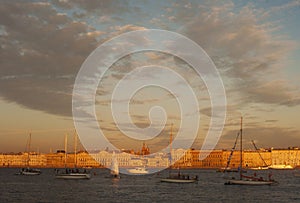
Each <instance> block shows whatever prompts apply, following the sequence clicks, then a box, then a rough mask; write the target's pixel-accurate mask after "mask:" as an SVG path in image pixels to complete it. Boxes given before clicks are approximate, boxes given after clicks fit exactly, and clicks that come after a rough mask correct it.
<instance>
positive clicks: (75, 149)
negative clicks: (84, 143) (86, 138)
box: [74, 131, 77, 168]
mask: <svg viewBox="0 0 300 203" xmlns="http://www.w3.org/2000/svg"><path fill="white" fill-rule="evenodd" d="M76 152H77V135H76V131H75V133H74V164H75V168H76V167H77V157H76Z"/></svg>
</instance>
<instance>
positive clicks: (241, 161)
mask: <svg viewBox="0 0 300 203" xmlns="http://www.w3.org/2000/svg"><path fill="white" fill-rule="evenodd" d="M240 136H241V137H240V180H241V179H242V171H243V169H242V167H243V117H241V129H240Z"/></svg>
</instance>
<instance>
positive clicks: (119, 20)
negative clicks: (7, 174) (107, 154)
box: [0, 0, 300, 152]
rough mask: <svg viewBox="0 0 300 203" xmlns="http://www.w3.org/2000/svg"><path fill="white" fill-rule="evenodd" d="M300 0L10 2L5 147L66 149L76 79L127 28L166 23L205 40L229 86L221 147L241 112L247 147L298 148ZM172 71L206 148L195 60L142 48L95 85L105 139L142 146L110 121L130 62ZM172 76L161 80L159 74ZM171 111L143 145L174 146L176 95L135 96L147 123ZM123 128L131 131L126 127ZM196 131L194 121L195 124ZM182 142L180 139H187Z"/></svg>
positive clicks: (3, 21)
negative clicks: (190, 93)
mask: <svg viewBox="0 0 300 203" xmlns="http://www.w3.org/2000/svg"><path fill="white" fill-rule="evenodd" d="M299 10H300V1H287V2H286V1H279V0H278V1H240V0H236V1H223V2H218V1H210V2H207V1H163V2H153V1H144V2H140V1H132V0H129V1H118V0H113V1H91V2H85V1H81V0H74V1H68V0H52V1H45V0H41V1H28V2H18V1H4V2H3V3H2V4H1V6H0V11H1V12H0V40H1V52H0V63H1V65H0V85H1V88H0V109H1V115H0V140H1V142H0V152H22V151H25V148H26V142H27V140H28V136H29V133H31V134H32V143H31V148H32V149H33V150H34V151H36V150H37V149H38V150H39V151H41V152H49V149H50V148H51V149H52V150H53V151H56V150H57V149H63V148H64V147H63V146H64V136H65V134H69V135H70V136H72V135H73V134H74V130H75V127H74V124H73V118H72V106H71V104H72V90H73V84H74V82H75V78H76V75H77V73H78V71H79V69H80V67H81V65H82V63H83V62H84V60H85V59H86V58H87V57H88V56H89V54H90V53H91V52H92V51H93V50H94V49H95V48H96V47H98V46H99V45H101V44H102V43H104V42H106V41H107V40H109V39H112V38H113V37H116V36H118V35H120V34H123V33H125V32H129V31H136V30H144V29H163V30H169V31H173V32H177V33H179V34H182V35H184V36H186V37H188V38H190V39H191V40H193V41H194V42H196V43H197V44H198V45H200V46H201V47H202V48H203V49H204V50H205V51H206V53H207V54H208V56H209V57H210V58H211V59H212V61H213V62H214V64H215V65H216V68H217V69H218V71H219V73H220V76H221V78H222V80H223V83H224V88H225V91H226V98H227V117H226V122H225V126H224V131H223V133H222V136H221V138H220V140H219V142H218V144H217V147H216V148H217V149H230V148H231V147H232V146H233V143H234V140H235V137H236V134H237V133H238V131H239V123H240V117H241V116H243V118H244V125H243V129H244V134H245V136H244V138H245V142H244V143H245V145H246V148H247V147H248V148H250V140H255V142H256V143H257V145H258V146H259V147H262V148H271V147H275V148H278V147H282V148H287V147H293V146H300V127H299V126H300V125H299V119H298V114H299V112H300V106H299V104H300V96H299V95H300V85H299V82H298V80H299V79H298V78H299V75H300V69H299V64H300V58H299V56H300V48H299V42H300V26H299V22H298V19H299V17H300V16H299V15H300V12H299ZM149 64H151V65H153V64H154V65H157V66H159V65H160V66H166V67H170V68H171V69H172V70H176V71H177V72H178V73H179V74H180V75H182V76H183V77H184V78H186V80H187V81H188V82H189V84H190V85H191V86H192V88H193V89H194V91H195V92H196V96H197V98H198V100H199V109H200V117H201V119H200V127H199V132H198V137H197V139H196V140H195V142H194V144H193V145H192V147H193V148H196V149H200V148H201V146H202V142H203V139H204V137H205V135H206V133H207V129H208V127H209V119H210V115H211V105H210V100H209V92H208V90H207V88H205V84H204V83H203V81H201V78H198V77H196V76H195V73H194V72H193V71H192V70H191V68H190V67H189V65H187V64H186V63H185V62H184V61H182V60H181V59H179V58H176V57H174V56H170V55H168V54H163V53H156V52H151V51H148V52H142V53H136V54H132V55H129V56H126V57H124V58H122V59H120V60H119V61H118V62H116V63H115V64H113V66H112V67H111V69H110V71H108V72H107V73H106V74H105V77H104V80H103V82H102V83H101V84H99V87H98V90H97V95H96V100H95V102H96V114H97V117H98V118H97V119H98V121H99V125H100V127H101V129H102V130H103V132H104V134H105V135H106V137H107V138H108V139H109V141H111V143H113V144H114V145H115V146H117V147H118V148H125V149H139V148H140V147H141V145H142V143H143V141H141V140H132V139H131V138H128V137H126V136H124V135H123V134H122V133H121V132H120V131H119V130H118V129H117V126H116V125H115V124H114V123H113V122H114V120H113V118H112V116H111V112H110V103H111V101H110V96H111V94H112V91H113V88H114V86H115V85H116V84H117V82H118V80H119V79H120V78H122V77H124V75H125V74H126V73H127V72H128V71H130V70H132V69H133V68H134V67H137V66H143V65H149ZM165 78H167V77H166V76H162V80H163V79H165ZM155 105H160V106H162V107H163V108H164V109H165V110H166V112H167V113H168V115H169V117H168V120H167V125H166V126H165V127H164V129H163V131H162V133H161V134H160V136H158V137H157V138H155V139H149V140H146V141H145V142H146V143H147V145H148V146H149V147H150V148H151V149H153V150H154V151H159V150H161V149H163V148H164V147H166V146H167V145H168V143H169V133H170V125H171V123H174V133H175V134H176V132H177V131H178V128H179V126H180V112H179V110H178V103H176V98H175V97H174V96H173V97H172V96H170V95H169V92H167V91H165V90H161V89H157V88H155V87H153V88H148V89H144V90H143V91H139V92H138V93H137V94H136V95H135V96H134V98H133V99H132V101H131V106H130V108H131V110H132V120H133V122H134V123H135V124H136V125H137V126H138V127H141V128H143V127H147V126H148V125H149V118H148V113H149V110H150V109H151V107H152V106H155ZM123 126H125V127H127V128H128V129H129V130H130V127H129V126H127V124H126V123H123ZM191 128H192V126H191ZM182 142H184V140H183V141H182Z"/></svg>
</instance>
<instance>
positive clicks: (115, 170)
mask: <svg viewBox="0 0 300 203" xmlns="http://www.w3.org/2000/svg"><path fill="white" fill-rule="evenodd" d="M110 175H111V177H113V178H120V174H119V163H118V160H117V157H116V155H115V152H113V155H112V160H111V166H110Z"/></svg>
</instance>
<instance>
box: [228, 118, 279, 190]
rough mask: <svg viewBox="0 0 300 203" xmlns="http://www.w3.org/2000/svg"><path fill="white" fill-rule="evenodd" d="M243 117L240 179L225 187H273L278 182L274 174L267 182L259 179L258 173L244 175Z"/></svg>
mask: <svg viewBox="0 0 300 203" xmlns="http://www.w3.org/2000/svg"><path fill="white" fill-rule="evenodd" d="M242 126H243V117H241V128H240V134H239V135H240V167H239V179H235V178H234V177H233V178H232V179H229V180H227V182H225V185H273V184H276V183H277V182H276V181H275V180H273V179H272V178H271V176H272V174H269V179H268V180H265V179H263V178H262V177H257V176H256V173H255V174H254V176H246V175H243V173H242V166H243V164H242V163H243V137H242V135H243V130H242Z"/></svg>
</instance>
